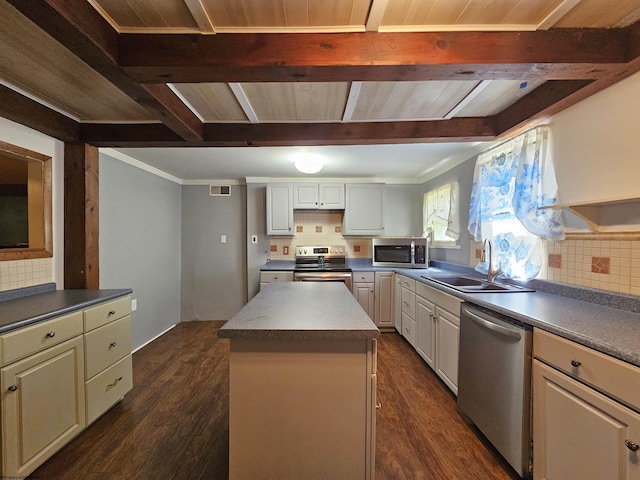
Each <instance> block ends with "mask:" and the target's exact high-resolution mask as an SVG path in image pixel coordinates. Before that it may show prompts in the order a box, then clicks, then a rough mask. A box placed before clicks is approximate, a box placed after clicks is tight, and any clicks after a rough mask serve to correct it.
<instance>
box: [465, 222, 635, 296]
mask: <svg viewBox="0 0 640 480" xmlns="http://www.w3.org/2000/svg"><path fill="white" fill-rule="evenodd" d="M481 247H482V244H481V243H479V242H475V241H472V242H471V252H472V255H471V259H472V261H471V264H472V265H473V266H475V265H476V264H477V260H475V261H474V256H475V255H474V253H475V250H476V249H478V248H481ZM543 247H544V249H546V252H543V261H544V265H543V268H542V271H541V272H540V275H539V276H538V278H540V279H542V280H553V281H556V282H561V283H567V284H570V285H578V286H583V287H590V288H597V289H601V290H608V291H612V292H619V293H628V294H631V295H640V234H638V233H637V232H631V233H568V234H567V238H566V239H565V240H563V241H561V242H553V241H548V242H543Z"/></svg>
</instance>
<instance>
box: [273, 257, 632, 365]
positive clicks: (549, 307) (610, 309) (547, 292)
mask: <svg viewBox="0 0 640 480" xmlns="http://www.w3.org/2000/svg"><path fill="white" fill-rule="evenodd" d="M348 264H349V266H350V267H351V268H352V269H353V270H354V271H378V270H385V271H389V270H393V271H395V272H396V273H400V274H402V275H406V276H407V277H410V278H413V279H415V280H416V281H419V282H422V283H424V284H427V285H429V286H431V287H434V288H437V289H439V290H442V291H445V292H447V293H449V294H451V295H454V296H457V297H459V298H461V299H463V300H464V301H466V302H470V303H474V304H476V305H480V306H481V307H485V308H487V309H489V310H492V311H494V312H497V313H500V314H503V315H506V316H508V317H511V318H513V319H514V320H517V321H519V322H521V323H524V324H526V325H530V326H533V327H537V328H540V329H542V330H546V331H548V332H551V333H555V334H557V335H559V336H561V337H564V338H567V339H569V340H573V341H575V342H577V343H580V344H582V345H585V346H587V347H591V348H593V349H595V350H598V351H600V352H602V353H605V354H608V355H611V356H613V357H615V358H618V359H620V360H623V361H626V362H629V363H631V364H633V365H636V366H639V367H640V298H639V297H636V296H632V295H624V294H616V293H609V292H604V291H602V290H595V289H589V288H583V287H574V286H570V285H566V284H559V283H555V282H549V281H542V280H535V281H532V282H529V283H528V284H527V286H531V287H533V288H534V289H535V290H536V291H535V292H510V293H469V294H465V293H461V292H457V291H455V290H453V289H451V288H448V287H446V286H444V285H440V284H438V283H435V282H430V281H429V280H427V279H425V278H423V275H425V276H428V275H429V274H438V273H451V272H452V271H454V272H458V273H463V274H472V275H474V274H475V275H477V273H475V272H474V270H473V269H471V268H469V267H464V266H458V265H452V264H445V263H442V262H432V267H431V268H429V269H406V268H397V269H389V268H384V269H378V268H376V267H373V266H372V264H371V259H348ZM293 268H294V262H293V261H288V260H272V261H271V262H269V263H267V264H266V265H265V266H264V267H263V268H262V270H264V271H269V270H293ZM552 292H553V293H552Z"/></svg>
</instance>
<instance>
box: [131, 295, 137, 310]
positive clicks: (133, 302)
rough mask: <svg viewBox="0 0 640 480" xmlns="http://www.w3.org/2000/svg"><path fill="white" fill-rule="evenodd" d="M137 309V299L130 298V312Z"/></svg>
mask: <svg viewBox="0 0 640 480" xmlns="http://www.w3.org/2000/svg"><path fill="white" fill-rule="evenodd" d="M137 309H138V299H137V298H132V299H131V311H132V312H135V311H136V310H137Z"/></svg>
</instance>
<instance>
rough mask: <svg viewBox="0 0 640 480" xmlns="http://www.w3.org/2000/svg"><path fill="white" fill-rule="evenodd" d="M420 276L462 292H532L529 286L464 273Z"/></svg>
mask: <svg viewBox="0 0 640 480" xmlns="http://www.w3.org/2000/svg"><path fill="white" fill-rule="evenodd" d="M422 278H424V279H426V280H430V281H432V282H435V283H439V284H441V285H444V286H446V287H449V288H453V289H454V290H457V291H458V292H463V293H509V292H533V291H534V290H532V289H530V288H525V287H521V286H520V285H511V284H507V283H496V282H488V281H486V280H482V279H481V278H473V277H467V276H464V275H422Z"/></svg>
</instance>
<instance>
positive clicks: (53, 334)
mask: <svg viewBox="0 0 640 480" xmlns="http://www.w3.org/2000/svg"><path fill="white" fill-rule="evenodd" d="M55 336H56V332H49V333H47V337H48V338H53V337H55Z"/></svg>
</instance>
